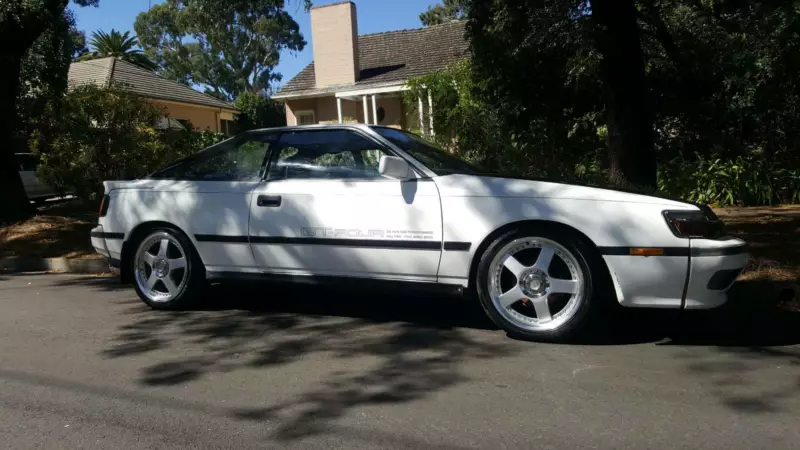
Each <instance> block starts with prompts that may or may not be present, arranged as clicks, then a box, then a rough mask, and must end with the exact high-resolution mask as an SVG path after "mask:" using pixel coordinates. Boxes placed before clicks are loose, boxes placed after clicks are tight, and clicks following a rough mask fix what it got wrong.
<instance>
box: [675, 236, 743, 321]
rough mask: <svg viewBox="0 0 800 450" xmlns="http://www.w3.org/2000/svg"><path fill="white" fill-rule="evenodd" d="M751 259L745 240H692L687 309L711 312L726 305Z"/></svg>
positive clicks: (685, 301) (686, 297)
mask: <svg viewBox="0 0 800 450" xmlns="http://www.w3.org/2000/svg"><path fill="white" fill-rule="evenodd" d="M747 258H748V254H747V245H746V243H745V242H744V241H742V240H741V239H726V240H721V241H717V240H708V239H692V242H691V258H690V260H689V278H688V280H687V282H686V294H685V297H684V301H683V305H684V308H686V309H710V308H716V307H718V306H722V305H723V304H725V302H726V301H727V300H728V290H729V289H730V287H731V286H732V285H733V282H734V281H736V278H737V277H738V276H739V274H740V273H742V270H744V268H745V266H746V265H747Z"/></svg>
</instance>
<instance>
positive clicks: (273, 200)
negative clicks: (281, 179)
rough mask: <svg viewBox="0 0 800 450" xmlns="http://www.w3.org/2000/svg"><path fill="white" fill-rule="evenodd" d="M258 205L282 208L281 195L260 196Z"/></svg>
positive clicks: (257, 200)
mask: <svg viewBox="0 0 800 450" xmlns="http://www.w3.org/2000/svg"><path fill="white" fill-rule="evenodd" d="M256 204H257V205H258V206H264V207H271V208H275V207H278V206H281V196H280V195H259V196H258V199H256Z"/></svg>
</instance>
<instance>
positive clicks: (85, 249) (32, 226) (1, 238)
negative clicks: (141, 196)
mask: <svg viewBox="0 0 800 450" xmlns="http://www.w3.org/2000/svg"><path fill="white" fill-rule="evenodd" d="M96 211H97V209H96V208H95V205H94V204H88V203H83V202H78V201H72V202H66V203H60V204H55V205H47V206H44V207H41V208H39V210H38V213H37V214H36V215H35V216H33V217H31V218H30V219H27V220H24V221H22V222H17V223H14V224H11V225H6V226H0V258H26V259H30V258H69V259H101V258H102V256H101V255H99V254H97V253H95V251H94V248H92V244H91V242H90V239H89V231H90V230H91V229H92V228H93V227H95V226H97V212H96Z"/></svg>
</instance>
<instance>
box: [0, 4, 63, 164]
mask: <svg viewBox="0 0 800 450" xmlns="http://www.w3.org/2000/svg"><path fill="white" fill-rule="evenodd" d="M74 24H75V21H74V19H73V17H72V14H71V12H70V11H64V14H63V15H62V18H61V20H59V21H57V22H55V23H54V24H53V25H52V26H51V27H50V28H48V29H47V30H45V31H44V32H43V33H42V34H41V36H39V38H38V39H36V41H35V42H34V43H33V46H32V47H31V49H30V50H29V51H28V53H27V54H26V55H25V57H24V58H23V60H22V64H21V71H20V80H22V83H21V85H20V90H19V92H18V93H17V104H16V107H17V111H16V118H15V122H14V124H13V133H14V152H27V151H28V149H27V147H28V146H27V140H28V137H29V136H30V134H31V133H32V132H33V130H35V129H36V128H37V127H38V126H39V124H40V123H41V121H42V119H43V117H44V113H45V111H46V110H47V109H48V107H49V106H50V105H51V104H52V103H53V102H56V101H58V100H59V99H60V98H61V96H63V95H64V92H65V91H66V89H67V72H68V70H69V64H70V61H71V59H72V54H73V53H74V50H75V42H74V41H73V38H72V33H73V31H74V30H75V28H74Z"/></svg>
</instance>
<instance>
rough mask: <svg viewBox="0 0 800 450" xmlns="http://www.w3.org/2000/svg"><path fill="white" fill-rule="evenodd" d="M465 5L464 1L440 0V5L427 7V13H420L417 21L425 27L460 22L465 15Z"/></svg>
mask: <svg viewBox="0 0 800 450" xmlns="http://www.w3.org/2000/svg"><path fill="white" fill-rule="evenodd" d="M467 3H468V2H467V1H466V0H442V3H438V4H436V5H433V6H428V10H427V11H425V12H424V13H420V15H419V20H420V22H422V25H424V26H426V27H429V26H431V25H439V24H442V23H446V22H450V21H453V20H460V19H462V18H463V17H464V15H465V9H466V6H467Z"/></svg>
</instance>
